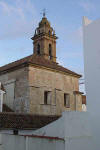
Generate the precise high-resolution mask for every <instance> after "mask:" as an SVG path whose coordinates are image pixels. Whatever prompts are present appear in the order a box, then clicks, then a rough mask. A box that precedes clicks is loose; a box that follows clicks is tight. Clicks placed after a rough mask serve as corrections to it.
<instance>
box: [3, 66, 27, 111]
mask: <svg viewBox="0 0 100 150" xmlns="http://www.w3.org/2000/svg"><path fill="white" fill-rule="evenodd" d="M12 80H14V86H13V88H14V89H11V87H10V86H9V85H10V83H11V82H12ZM0 82H2V84H3V85H4V87H5V89H7V88H6V87H7V86H8V87H9V88H8V90H9V91H7V92H8V93H6V95H5V99H4V103H5V104H7V105H8V106H9V107H10V108H12V109H13V110H14V111H17V112H29V86H28V67H24V68H20V69H17V70H14V71H12V72H9V73H5V74H2V75H0ZM13 91H14V93H12V92H13ZM12 95H14V96H13V97H12ZM11 99H13V100H11Z"/></svg>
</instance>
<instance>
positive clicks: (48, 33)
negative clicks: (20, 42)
mask: <svg viewBox="0 0 100 150" xmlns="http://www.w3.org/2000/svg"><path fill="white" fill-rule="evenodd" d="M56 39H57V36H56V35H55V31H54V30H53V28H52V27H51V25H50V22H49V21H48V20H47V18H46V17H45V15H44V16H43V18H42V20H41V21H40V23H39V26H38V27H37V28H36V30H35V34H34V36H33V37H32V40H34V42H33V45H34V55H40V56H41V57H44V58H45V59H48V60H51V61H53V62H56Z"/></svg>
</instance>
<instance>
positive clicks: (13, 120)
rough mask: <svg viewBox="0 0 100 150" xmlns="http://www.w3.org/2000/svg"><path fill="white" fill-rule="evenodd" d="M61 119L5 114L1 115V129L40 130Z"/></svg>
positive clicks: (56, 117)
mask: <svg viewBox="0 0 100 150" xmlns="http://www.w3.org/2000/svg"><path fill="white" fill-rule="evenodd" d="M59 117H60V116H43V115H33V114H24V113H14V112H12V113H10V112H9V113H8V112H7V113H4V112H3V113H0V129H1V130H3V129H21V130H23V129H24V130H25V129H38V128H41V127H44V126H46V125H47V124H49V123H51V122H53V121H55V120H57V119H58V118H59Z"/></svg>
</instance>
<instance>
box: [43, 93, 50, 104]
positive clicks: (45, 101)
mask: <svg viewBox="0 0 100 150" xmlns="http://www.w3.org/2000/svg"><path fill="white" fill-rule="evenodd" d="M44 104H45V105H48V104H51V92H50V91H45V92H44Z"/></svg>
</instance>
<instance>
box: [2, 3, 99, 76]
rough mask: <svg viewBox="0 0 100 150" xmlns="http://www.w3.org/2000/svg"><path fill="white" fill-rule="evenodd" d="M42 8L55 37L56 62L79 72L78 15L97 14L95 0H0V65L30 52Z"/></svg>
mask: <svg viewBox="0 0 100 150" xmlns="http://www.w3.org/2000/svg"><path fill="white" fill-rule="evenodd" d="M44 8H46V10H47V15H46V16H47V18H48V20H49V21H50V22H51V25H52V27H53V28H54V29H55V31H56V35H57V36H58V37H59V39H58V40H57V57H58V62H59V63H60V64H61V65H63V66H65V67H67V68H69V69H71V70H73V71H75V72H77V73H81V74H83V49H82V16H87V17H88V18H89V19H92V20H94V19H97V18H99V17H100V11H99V10H100V1H99V0H0V66H2V65H5V64H7V63H9V62H12V61H15V60H18V59H20V58H22V57H25V56H28V55H30V54H32V52H33V45H32V40H31V39H30V38H31V37H32V36H33V34H34V30H35V28H36V27H37V25H38V22H39V21H40V20H41V18H42V14H41V12H42V10H43V9H44Z"/></svg>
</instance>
